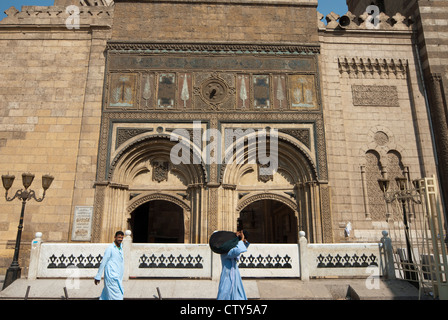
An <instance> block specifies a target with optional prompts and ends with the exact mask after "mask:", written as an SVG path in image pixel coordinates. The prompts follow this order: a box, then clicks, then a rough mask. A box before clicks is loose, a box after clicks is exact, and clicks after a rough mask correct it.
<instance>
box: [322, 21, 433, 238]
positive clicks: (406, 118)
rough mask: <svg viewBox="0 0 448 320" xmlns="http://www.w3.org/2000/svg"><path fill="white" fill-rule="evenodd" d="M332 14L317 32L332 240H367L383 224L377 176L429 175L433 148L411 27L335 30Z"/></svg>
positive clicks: (382, 207) (355, 26) (337, 28)
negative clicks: (347, 233) (347, 234)
mask: <svg viewBox="0 0 448 320" xmlns="http://www.w3.org/2000/svg"><path fill="white" fill-rule="evenodd" d="M320 18H322V17H320ZM337 18H338V17H335V16H334V15H329V16H328V17H327V20H328V21H329V23H328V25H327V27H324V26H323V25H321V28H320V33H319V36H320V42H321V57H320V58H321V61H320V66H321V72H322V88H323V105H324V116H325V125H326V142H327V152H328V166H329V168H328V172H329V181H330V184H331V188H332V205H333V208H332V209H333V217H334V230H335V241H336V242H339V241H345V240H348V241H367V239H370V238H371V236H372V234H374V233H375V232H378V231H374V230H379V229H384V228H387V222H386V216H385V212H386V210H385V204H384V199H383V198H382V193H381V192H380V189H379V186H378V183H377V181H376V180H377V179H378V178H380V177H381V176H382V175H385V176H388V178H389V179H391V180H394V179H395V177H396V176H397V175H399V176H408V177H409V178H410V179H411V180H412V179H417V178H420V177H425V176H432V175H433V174H436V167H435V163H434V151H433V144H432V139H431V134H430V127H429V121H428V115H427V109H426V104H425V96H424V90H423V83H422V81H421V80H422V76H421V70H420V69H419V65H418V61H417V60H416V57H415V48H414V45H413V39H412V27H407V26H406V24H405V23H402V24H400V25H398V24H395V25H393V26H392V25H390V24H388V23H382V24H381V25H379V27H378V29H368V28H366V27H365V24H364V25H363V24H362V23H361V24H356V23H355V22H352V23H351V24H350V26H348V27H347V29H345V31H344V32H341V28H340V27H338V26H337V24H336V23H335V22H336V21H337ZM352 18H353V20H354V21H357V18H359V17H355V16H353V17H352ZM355 18H356V19H355ZM394 161H399V162H400V163H395V164H393V162H394ZM407 171H408V173H407ZM394 185H395V181H392V182H391V187H392V188H393V187H395V186H394ZM395 188H396V187H395ZM369 201H370V202H369ZM348 222H351V224H352V228H353V230H352V232H351V234H350V237H345V234H344V229H345V227H346V225H347V223H348Z"/></svg>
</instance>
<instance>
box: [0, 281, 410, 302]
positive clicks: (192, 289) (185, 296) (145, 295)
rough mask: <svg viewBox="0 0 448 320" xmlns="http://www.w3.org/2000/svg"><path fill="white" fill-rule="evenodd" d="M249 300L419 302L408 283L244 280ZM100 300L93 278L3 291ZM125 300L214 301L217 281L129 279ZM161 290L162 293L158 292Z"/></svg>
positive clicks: (8, 295) (14, 295)
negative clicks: (370, 284) (373, 285)
mask: <svg viewBox="0 0 448 320" xmlns="http://www.w3.org/2000/svg"><path fill="white" fill-rule="evenodd" d="M243 284H244V287H245V290H246V294H247V296H248V299H250V300H346V299H353V300H358V299H359V300H418V299H419V292H418V290H417V289H416V288H415V287H414V286H412V285H410V284H409V283H408V282H406V281H402V280H394V281H388V280H381V281H380V282H379V287H378V288H377V289H368V288H367V286H366V280H365V279H311V280H310V281H307V282H306V281H301V280H297V279H256V280H248V279H245V280H243ZM28 286H29V287H30V290H29V294H28V299H30V300H31V299H46V300H49V299H58V300H59V299H65V291H64V287H65V288H67V295H68V298H69V299H89V300H93V299H98V297H99V296H100V294H101V290H102V289H103V282H101V283H100V284H99V285H98V286H95V284H94V282H93V280H92V279H81V280H78V281H77V282H73V281H67V280H65V279H37V280H32V281H28V280H27V279H19V280H16V281H15V282H14V283H13V284H11V285H10V286H9V287H8V288H6V289H5V290H3V291H1V292H0V299H3V300H5V299H6V300H16V299H20V300H22V299H24V298H25V295H26V292H27V288H28ZM123 286H124V291H125V295H124V297H125V299H129V300H133V299H153V300H155V299H158V298H159V296H158V292H160V294H161V297H162V299H164V300H166V299H175V300H191V299H199V300H213V299H216V296H217V290H218V281H213V280H174V279H169V280H166V279H151V280H149V279H130V280H128V281H124V283H123ZM157 288H159V291H158V290H157Z"/></svg>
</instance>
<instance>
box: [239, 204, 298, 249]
mask: <svg viewBox="0 0 448 320" xmlns="http://www.w3.org/2000/svg"><path fill="white" fill-rule="evenodd" d="M239 222H240V223H241V226H242V228H243V229H244V230H247V231H249V237H248V238H249V242H254V243H297V242H298V239H297V234H298V232H297V230H298V225H297V217H296V216H295V214H294V211H293V210H292V209H291V208H289V207H288V206H287V205H286V204H284V203H282V202H279V201H275V200H259V201H256V202H253V203H251V204H250V205H248V206H247V207H245V208H244V209H243V210H242V211H241V212H240V218H239Z"/></svg>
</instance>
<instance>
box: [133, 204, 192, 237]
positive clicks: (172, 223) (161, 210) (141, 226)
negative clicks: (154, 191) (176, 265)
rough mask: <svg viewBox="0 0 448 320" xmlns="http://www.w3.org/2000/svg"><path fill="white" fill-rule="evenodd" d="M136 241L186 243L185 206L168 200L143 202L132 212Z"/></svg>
mask: <svg viewBox="0 0 448 320" xmlns="http://www.w3.org/2000/svg"><path fill="white" fill-rule="evenodd" d="M129 227H130V228H131V231H132V234H133V242H134V243H184V239H185V228H184V214H183V208H181V207H180V206H178V205H177V204H175V203H173V202H170V201H166V200H153V201H148V202H145V203H143V204H142V205H140V206H138V207H137V208H136V209H135V210H134V211H132V213H131V218H130V220H129Z"/></svg>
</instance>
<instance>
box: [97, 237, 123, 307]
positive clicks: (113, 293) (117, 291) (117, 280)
mask: <svg viewBox="0 0 448 320" xmlns="http://www.w3.org/2000/svg"><path fill="white" fill-rule="evenodd" d="M123 237H124V233H123V232H122V231H117V232H116V233H115V238H114V242H113V243H112V244H110V245H109V246H108V247H107V249H106V251H105V252H104V257H103V260H102V261H101V264H100V267H99V269H98V273H97V274H96V276H95V278H94V279H95V280H94V281H95V285H98V284H99V283H100V280H101V277H102V275H103V272H104V289H103V291H102V293H101V296H100V300H123V272H124V258H123V247H122V244H121V243H122V242H123Z"/></svg>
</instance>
